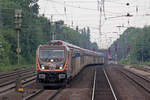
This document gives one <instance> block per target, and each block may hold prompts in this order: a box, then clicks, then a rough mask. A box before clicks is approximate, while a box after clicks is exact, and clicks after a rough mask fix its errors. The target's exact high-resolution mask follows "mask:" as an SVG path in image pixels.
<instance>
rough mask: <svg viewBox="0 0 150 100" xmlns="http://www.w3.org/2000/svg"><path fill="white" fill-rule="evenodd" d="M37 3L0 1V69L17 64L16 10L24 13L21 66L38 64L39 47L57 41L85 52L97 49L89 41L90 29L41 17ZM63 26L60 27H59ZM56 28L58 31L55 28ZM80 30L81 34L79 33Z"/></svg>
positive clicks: (10, 0)
mask: <svg viewBox="0 0 150 100" xmlns="http://www.w3.org/2000/svg"><path fill="white" fill-rule="evenodd" d="M37 2H38V0H0V42H1V43H2V47H1V48H0V66H2V65H9V64H17V55H16V54H17V52H16V48H17V33H16V31H15V23H14V22H15V19H14V15H15V9H21V10H22V15H23V17H22V25H21V32H20V48H21V53H20V59H21V61H20V62H21V64H31V63H34V62H35V51H36V48H37V46H38V45H39V44H44V43H46V42H48V41H50V40H51V39H52V34H53V33H54V32H55V33H56V39H58V40H64V41H66V42H69V43H72V44H75V45H78V46H80V47H83V48H86V49H93V48H95V49H97V48H98V46H97V44H96V43H91V42H90V29H89V27H87V28H83V29H79V28H78V27H77V28H76V30H74V29H71V28H69V27H67V26H65V25H64V22H63V21H58V22H55V23H58V24H56V26H54V24H53V23H52V22H50V20H49V19H47V18H46V17H44V16H39V5H38V3H37ZM59 23H61V24H59ZM55 28H56V29H55ZM80 30H81V31H80Z"/></svg>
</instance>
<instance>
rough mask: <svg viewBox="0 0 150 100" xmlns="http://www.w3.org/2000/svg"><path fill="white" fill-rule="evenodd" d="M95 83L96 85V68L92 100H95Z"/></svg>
mask: <svg viewBox="0 0 150 100" xmlns="http://www.w3.org/2000/svg"><path fill="white" fill-rule="evenodd" d="M95 83H96V68H95V74H94V83H93V89H92V98H91V100H94V95H95Z"/></svg>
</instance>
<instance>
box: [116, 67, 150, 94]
mask: <svg viewBox="0 0 150 100" xmlns="http://www.w3.org/2000/svg"><path fill="white" fill-rule="evenodd" d="M118 71H119V72H120V73H121V74H123V75H124V76H126V77H127V78H128V79H130V80H132V81H133V82H134V83H136V84H137V85H138V86H140V87H141V88H143V89H144V90H145V91H146V92H148V93H150V80H149V79H146V78H145V77H143V76H140V75H138V74H136V73H134V72H131V71H129V70H126V69H119V70H118Z"/></svg>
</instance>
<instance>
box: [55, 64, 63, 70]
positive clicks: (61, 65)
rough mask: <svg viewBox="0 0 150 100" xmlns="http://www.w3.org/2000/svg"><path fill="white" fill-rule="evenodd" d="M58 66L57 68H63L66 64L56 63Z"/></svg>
mask: <svg viewBox="0 0 150 100" xmlns="http://www.w3.org/2000/svg"><path fill="white" fill-rule="evenodd" d="M56 68H57V69H63V68H64V64H58V65H56Z"/></svg>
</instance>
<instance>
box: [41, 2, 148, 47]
mask: <svg viewBox="0 0 150 100" xmlns="http://www.w3.org/2000/svg"><path fill="white" fill-rule="evenodd" d="M99 1H101V0H99ZM104 1H105V2H104V8H105V10H104V11H105V13H102V35H100V34H99V19H100V13H99V11H98V0H39V5H40V14H45V16H46V17H47V18H49V19H51V16H53V17H52V19H53V21H57V20H64V22H65V24H67V26H70V27H72V25H73V28H75V27H76V26H79V28H83V27H88V26H89V27H90V29H91V41H92V42H97V43H98V46H99V47H100V48H108V47H109V46H110V45H111V43H112V42H113V41H114V40H116V39H117V38H118V37H119V34H122V32H123V31H124V30H125V29H126V28H127V27H130V26H134V27H143V26H145V25H150V15H149V16H148V15H147V14H150V0H104ZM100 3H101V2H100ZM126 3H129V6H127V5H126ZM65 8H66V11H65V10H64V9H65ZM127 13H130V14H131V15H133V16H132V17H119V16H123V15H126V14H127ZM104 15H105V16H104ZM72 22H73V24H72ZM116 26H124V27H122V28H120V30H119V28H118V27H116Z"/></svg>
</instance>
